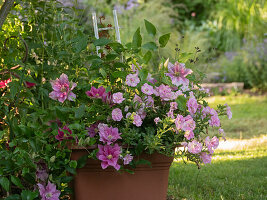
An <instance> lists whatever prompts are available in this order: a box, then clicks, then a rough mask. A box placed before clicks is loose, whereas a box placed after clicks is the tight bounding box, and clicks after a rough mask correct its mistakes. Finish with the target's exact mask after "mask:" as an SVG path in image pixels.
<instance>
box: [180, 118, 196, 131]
mask: <svg viewBox="0 0 267 200" xmlns="http://www.w3.org/2000/svg"><path fill="white" fill-rule="evenodd" d="M195 128H196V123H195V121H194V119H193V118H192V117H191V116H190V115H187V116H186V117H185V118H184V123H183V128H182V129H183V130H184V131H188V130H189V131H193V130H194V129H195Z"/></svg>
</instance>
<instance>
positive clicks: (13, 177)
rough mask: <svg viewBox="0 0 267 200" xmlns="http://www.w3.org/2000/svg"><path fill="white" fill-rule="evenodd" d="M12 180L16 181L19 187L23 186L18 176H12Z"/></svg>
mask: <svg viewBox="0 0 267 200" xmlns="http://www.w3.org/2000/svg"><path fill="white" fill-rule="evenodd" d="M11 182H12V183H14V184H15V185H16V186H18V187H19V188H23V185H22V184H21V181H20V179H19V178H18V177H16V176H11Z"/></svg>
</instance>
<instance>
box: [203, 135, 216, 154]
mask: <svg viewBox="0 0 267 200" xmlns="http://www.w3.org/2000/svg"><path fill="white" fill-rule="evenodd" d="M205 145H206V146H207V148H208V150H209V152H210V153H211V154H213V152H214V151H213V149H216V148H217V147H218V146H219V139H218V138H217V137H216V136H214V137H213V138H212V139H210V137H209V136H207V137H206V139H205Z"/></svg>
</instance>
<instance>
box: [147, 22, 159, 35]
mask: <svg viewBox="0 0 267 200" xmlns="http://www.w3.org/2000/svg"><path fill="white" fill-rule="evenodd" d="M145 26H146V30H147V32H148V34H150V35H153V36H155V35H156V33H157V29H156V27H155V26H154V25H153V24H152V23H151V22H149V21H147V20H145Z"/></svg>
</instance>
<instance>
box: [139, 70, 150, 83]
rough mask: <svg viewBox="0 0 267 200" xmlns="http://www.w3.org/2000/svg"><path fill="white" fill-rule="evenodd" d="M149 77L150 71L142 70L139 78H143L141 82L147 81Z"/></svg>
mask: <svg viewBox="0 0 267 200" xmlns="http://www.w3.org/2000/svg"><path fill="white" fill-rule="evenodd" d="M147 75H148V70H147V69H141V70H139V76H140V78H141V81H144V80H146V78H147Z"/></svg>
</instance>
